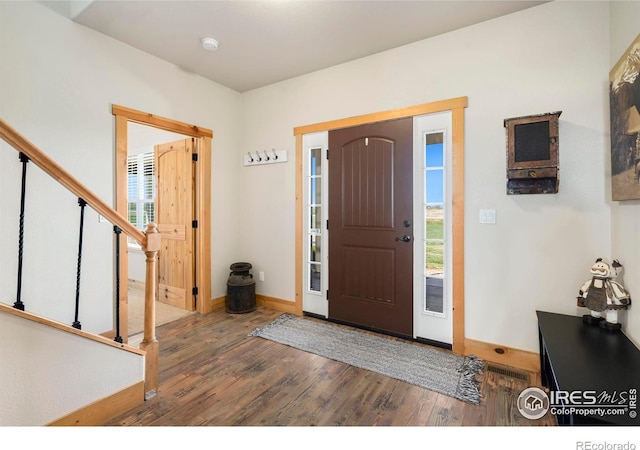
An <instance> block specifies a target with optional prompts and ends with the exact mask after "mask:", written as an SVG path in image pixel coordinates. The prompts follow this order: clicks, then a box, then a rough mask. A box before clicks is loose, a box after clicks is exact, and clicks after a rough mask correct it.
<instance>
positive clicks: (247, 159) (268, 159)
mask: <svg viewBox="0 0 640 450" xmlns="http://www.w3.org/2000/svg"><path fill="white" fill-rule="evenodd" d="M283 162H287V151H286V150H276V149H275V148H272V149H271V150H258V151H253V152H247V154H246V155H245V156H244V157H243V164H244V165H245V166H258V165H261V164H274V163H283Z"/></svg>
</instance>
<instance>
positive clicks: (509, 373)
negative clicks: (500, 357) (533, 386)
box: [487, 364, 530, 383]
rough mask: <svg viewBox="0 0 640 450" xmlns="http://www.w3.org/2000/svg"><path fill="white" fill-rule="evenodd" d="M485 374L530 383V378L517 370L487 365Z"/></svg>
mask: <svg viewBox="0 0 640 450" xmlns="http://www.w3.org/2000/svg"><path fill="white" fill-rule="evenodd" d="M487 372H493V373H497V374H498V375H503V376H505V377H511V378H515V379H516V380H522V381H525V382H527V383H528V382H529V381H530V377H529V374H528V373H527V372H520V371H518V370H513V369H507V368H504V367H499V366H494V365H492V364H489V365H487Z"/></svg>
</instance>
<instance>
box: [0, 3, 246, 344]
mask: <svg viewBox="0 0 640 450" xmlns="http://www.w3.org/2000/svg"><path fill="white" fill-rule="evenodd" d="M0 61H1V63H0V99H1V101H0V117H2V119H3V120H5V121H6V122H7V123H9V124H10V125H11V126H13V127H14V128H16V129H17V130H18V131H19V132H20V133H22V134H23V135H25V136H26V137H28V139H30V140H31V141H32V142H33V143H34V144H36V145H37V146H39V147H40V148H42V149H43V150H44V151H45V152H46V153H48V154H49V155H50V156H51V157H53V158H54V159H55V160H56V161H58V162H59V163H60V164H61V165H62V166H63V167H65V168H66V169H67V170H68V171H69V172H70V173H71V174H72V175H74V176H75V177H77V178H78V179H79V180H80V181H81V182H83V183H84V184H86V185H87V186H88V187H89V188H90V189H92V190H93V191H94V192H96V193H97V194H98V195H99V196H100V197H102V198H103V199H105V200H106V201H107V202H108V203H111V204H113V203H114V192H113V184H114V176H115V173H114V164H113V160H114V154H115V153H114V120H113V116H112V114H111V105H112V104H118V105H122V106H126V107H130V108H134V109H138V110H142V111H147V112H150V113H153V114H156V115H159V116H164V117H168V118H172V119H175V120H179V121H183V122H187V123H193V124H196V125H199V126H202V127H205V128H209V129H211V130H213V132H214V138H213V146H212V147H213V149H212V156H213V163H212V164H213V173H212V208H213V209H214V210H215V211H216V214H213V215H212V222H213V223H212V253H213V255H214V256H213V257H212V270H213V274H212V291H213V292H212V294H213V296H220V295H224V292H225V290H226V277H227V276H228V267H229V264H230V263H231V262H233V261H235V260H236V252H237V248H238V246H239V237H240V236H239V234H238V232H237V223H238V221H239V220H240V219H241V215H240V214H241V212H240V208H239V206H238V203H237V202H236V201H234V200H232V199H231V197H230V196H229V192H234V191H237V190H238V188H239V185H240V180H239V170H240V166H239V164H238V163H237V156H236V155H237V153H238V148H239V143H238V141H239V138H240V135H241V133H240V129H241V121H240V95H239V94H238V93H237V92H235V91H232V90H230V89H227V88H225V87H222V86H220V85H218V84H215V83H212V82H210V81H208V80H205V79H203V78H201V77H199V76H196V75H194V74H190V73H187V72H185V71H184V70H181V69H180V68H178V67H176V66H174V65H172V64H168V63H167V62H165V61H162V60H160V59H158V58H155V57H153V56H150V55H148V54H146V53H143V52H140V51H138V50H135V49H133V48H132V47H130V46H128V45H124V44H122V43H120V42H118V41H116V40H114V39H111V38H108V37H105V36H104V35H101V34H99V33H96V32H94V31H92V30H89V29H88V28H86V27H84V26H81V25H78V24H75V23H73V22H72V21H70V20H68V19H66V18H64V17H62V16H60V15H59V14H57V13H55V12H53V11H52V10H50V9H49V8H47V7H45V6H43V5H42V4H40V3H38V2H0ZM38 171H39V169H37V168H35V167H30V168H29V172H30V173H29V180H28V192H29V196H28V198H27V204H28V209H27V214H26V222H27V224H26V230H25V248H24V254H25V271H24V277H23V280H24V281H23V299H24V302H25V303H26V305H27V309H29V310H31V311H34V312H38V313H40V314H42V315H44V316H47V317H50V318H52V319H55V320H59V321H61V322H64V323H70V322H71V321H73V303H74V299H75V279H76V275H75V268H76V255H77V246H78V243H77V232H75V231H74V232H69V231H68V230H77V227H78V217H79V212H78V209H79V208H78V207H77V199H75V198H74V197H73V196H72V195H71V194H69V193H68V192H66V191H65V190H64V189H63V188H61V187H59V186H58V185H57V184H56V183H55V182H53V181H52V180H50V179H49V178H47V177H46V176H45V175H43V174H42V173H41V172H40V173H39V172H38ZM19 191H20V166H19V164H18V160H17V153H16V152H15V151H13V150H12V149H10V148H9V147H8V146H7V145H5V144H4V141H2V142H0V204H1V205H2V210H1V211H0V232H1V234H2V236H3V239H1V240H0V255H2V259H1V260H0V267H1V268H2V270H0V299H1V300H0V301H3V302H5V303H10V304H12V303H13V302H14V301H15V289H16V272H17V269H16V267H17V254H18V250H17V247H18V245H17V241H18V216H19ZM85 222H86V229H85V237H84V248H83V259H84V261H85V264H84V265H83V272H82V285H81V287H82V291H81V322H82V324H83V329H86V330H87V331H94V332H103V331H105V330H108V329H111V328H112V326H113V325H112V318H111V317H112V314H111V312H112V309H113V306H112V305H113V300H112V299H113V287H112V274H113V268H114V263H113V250H112V249H113V245H112V242H113V232H112V227H111V226H110V224H108V223H98V215H97V213H96V212H95V211H92V210H88V211H87V212H86V219H85Z"/></svg>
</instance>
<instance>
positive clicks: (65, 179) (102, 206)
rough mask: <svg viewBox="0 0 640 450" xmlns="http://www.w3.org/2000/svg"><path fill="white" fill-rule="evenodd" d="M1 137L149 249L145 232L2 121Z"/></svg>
mask: <svg viewBox="0 0 640 450" xmlns="http://www.w3.org/2000/svg"><path fill="white" fill-rule="evenodd" d="M0 136H1V137H2V139H4V140H5V141H6V142H7V143H8V144H9V145H11V146H12V147H13V148H15V149H16V150H18V151H19V152H22V153H24V154H25V155H26V156H27V157H28V158H29V159H30V160H31V161H32V162H33V163H34V164H35V165H36V166H38V167H40V169H42V170H43V171H44V172H46V173H47V174H49V175H50V176H51V177H52V178H53V179H55V180H57V181H58V182H59V183H60V184H62V185H63V186H64V187H66V188H67V189H68V190H70V191H71V192H73V193H74V194H75V195H76V196H78V197H79V198H82V199H83V200H84V201H86V202H87V203H88V204H89V206H91V207H92V208H93V209H95V210H96V211H97V212H98V213H100V214H101V215H102V216H103V217H105V218H106V219H107V220H108V221H109V222H111V223H112V224H114V225H116V226H118V227H119V228H120V229H121V230H122V231H123V232H124V233H125V234H126V235H127V236H130V237H132V238H133V239H135V240H136V241H137V242H138V243H139V244H140V246H141V247H142V248H146V247H147V236H146V234H145V233H144V232H142V231H141V230H139V229H138V228H136V227H135V226H133V225H132V224H131V223H130V222H129V221H128V220H126V219H125V218H124V217H122V216H121V215H120V214H118V213H117V212H116V210H115V209H113V208H112V207H110V206H109V205H107V204H106V203H105V202H104V201H103V200H102V199H100V198H99V197H98V196H97V195H96V194H94V193H93V192H91V191H90V190H89V189H88V188H87V187H85V186H84V185H83V184H82V183H80V182H79V181H78V180H76V179H75V178H74V177H73V176H72V175H71V174H69V173H68V172H67V171H66V170H64V169H63V168H62V167H61V166H60V165H59V164H58V163H56V162H55V161H54V160H53V159H51V158H50V157H49V156H47V155H46V154H45V153H44V152H42V151H41V150H40V149H39V148H38V147H36V146H35V145H34V144H32V143H31V142H30V141H29V140H27V139H26V138H25V137H24V136H22V135H21V134H20V133H18V132H17V131H16V130H15V129H13V128H12V127H11V126H9V125H8V124H7V123H6V122H5V121H4V120H2V119H0Z"/></svg>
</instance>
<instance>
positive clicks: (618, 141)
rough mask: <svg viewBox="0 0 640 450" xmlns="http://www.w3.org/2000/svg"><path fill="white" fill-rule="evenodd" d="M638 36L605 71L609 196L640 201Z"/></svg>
mask: <svg viewBox="0 0 640 450" xmlns="http://www.w3.org/2000/svg"><path fill="white" fill-rule="evenodd" d="M639 75H640V35H638V36H637V37H636V39H635V40H634V41H633V42H632V43H631V45H630V46H629V48H628V49H627V51H626V52H625V53H624V54H623V55H622V57H621V58H620V60H619V61H618V62H617V63H616V65H615V66H613V68H612V69H611V71H610V72H609V102H610V108H611V193H612V197H613V200H614V201H619V200H635V199H640V79H638V78H639Z"/></svg>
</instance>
